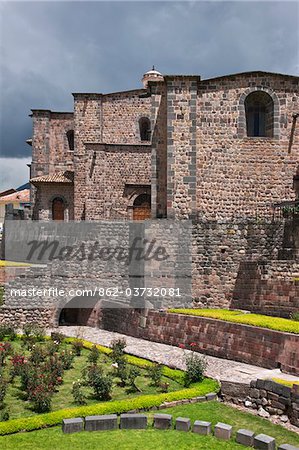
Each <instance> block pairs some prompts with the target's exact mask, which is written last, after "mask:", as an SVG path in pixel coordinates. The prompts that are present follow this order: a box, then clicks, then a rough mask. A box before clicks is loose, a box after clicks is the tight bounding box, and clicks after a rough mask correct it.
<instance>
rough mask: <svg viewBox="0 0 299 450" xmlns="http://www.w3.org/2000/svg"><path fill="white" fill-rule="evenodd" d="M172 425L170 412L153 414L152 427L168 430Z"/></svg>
mask: <svg viewBox="0 0 299 450" xmlns="http://www.w3.org/2000/svg"><path fill="white" fill-rule="evenodd" d="M171 426H172V416H171V415H170V414H154V427H155V428H158V429H159V430H168V429H169V428H171Z"/></svg>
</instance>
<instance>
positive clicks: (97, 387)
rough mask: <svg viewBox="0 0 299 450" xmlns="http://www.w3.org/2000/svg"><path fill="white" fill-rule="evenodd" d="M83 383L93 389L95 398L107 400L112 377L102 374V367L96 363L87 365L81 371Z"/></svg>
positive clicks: (110, 389)
mask: <svg viewBox="0 0 299 450" xmlns="http://www.w3.org/2000/svg"><path fill="white" fill-rule="evenodd" d="M83 376H84V378H85V384H86V385H87V386H90V387H91V388H92V389H93V391H94V396H95V398H96V399H97V400H109V399H110V394H111V391H112V378H111V376H110V375H104V373H103V369H102V368H101V367H99V366H97V365H96V364H93V365H92V366H88V367H87V368H86V369H85V371H84V372H83Z"/></svg>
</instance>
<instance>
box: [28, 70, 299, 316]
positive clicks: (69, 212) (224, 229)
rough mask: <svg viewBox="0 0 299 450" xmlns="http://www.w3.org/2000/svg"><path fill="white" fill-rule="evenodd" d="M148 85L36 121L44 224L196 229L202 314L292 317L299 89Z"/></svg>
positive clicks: (283, 80)
mask: <svg viewBox="0 0 299 450" xmlns="http://www.w3.org/2000/svg"><path fill="white" fill-rule="evenodd" d="M142 82H143V87H142V88H140V89H136V90H132V91H125V92H116V93H110V94H99V93H75V94H73V97H74V110H73V112H69V113H61V112H52V111H50V110H32V119H33V136H32V141H31V140H30V142H29V143H30V144H31V145H32V165H31V184H32V192H31V195H32V203H33V209H32V218H33V219H34V220H42V221H51V220H60V221H62V220H63V221H72V220H75V221H82V220H86V221H94V220H104V221H110V220H112V221H113V220H116V221H123V220H145V219H149V218H151V219H155V220H161V219H179V220H184V219H191V220H192V245H191V248H192V255H191V256H192V298H193V300H194V303H195V304H196V306H199V307H233V308H241V309H248V310H251V311H255V312H260V313H265V314H272V315H280V316H283V317H289V315H290V314H291V313H293V312H296V311H298V310H299V284H298V283H296V282H295V280H296V279H297V278H296V277H298V275H297V274H298V273H299V263H298V256H299V226H297V225H298V223H299V222H298V212H297V213H296V218H295V219H294V220H295V222H293V221H292V220H293V217H291V220H289V219H284V218H283V214H282V212H283V208H282V206H283V205H285V208H286V210H288V208H290V210H291V211H293V212H294V211H295V210H294V205H295V207H296V200H297V199H298V197H299V171H298V163H299V124H298V122H299V78H298V77H295V76H291V75H282V74H277V73H268V72H261V71H254V72H246V73H239V74H233V75H225V76H220V77H217V78H212V79H201V78H200V76H197V75H190V76H189V75H162V74H161V73H159V72H158V71H156V70H154V69H153V70H151V71H149V72H147V73H146V74H145V75H144V76H143V79H142ZM295 209H296V208H295ZM291 215H292V214H291ZM294 224H295V226H294Z"/></svg>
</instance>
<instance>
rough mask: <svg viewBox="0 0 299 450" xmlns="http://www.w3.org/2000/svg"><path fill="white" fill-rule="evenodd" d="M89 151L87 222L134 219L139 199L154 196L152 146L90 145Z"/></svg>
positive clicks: (86, 194)
mask: <svg viewBox="0 0 299 450" xmlns="http://www.w3.org/2000/svg"><path fill="white" fill-rule="evenodd" d="M86 151H87V157H86V164H85V168H84V170H85V171H86V182H85V186H84V188H83V189H84V190H85V198H86V210H85V216H86V219H87V220H105V219H132V208H133V202H134V200H135V198H136V197H137V196H138V195H140V194H143V193H149V194H150V186H151V173H150V167H151V164H150V158H151V153H150V152H151V149H150V146H149V145H148V144H138V145H133V144H131V145H120V144H119V145H114V144H88V145H87V146H86Z"/></svg>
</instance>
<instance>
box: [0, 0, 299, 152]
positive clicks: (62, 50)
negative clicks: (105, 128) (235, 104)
mask: <svg viewBox="0 0 299 450" xmlns="http://www.w3.org/2000/svg"><path fill="white" fill-rule="evenodd" d="M0 13H1V29H2V31H1V72H0V75H1V124H0V132H1V139H0V145H1V148H0V150H1V156H2V157H4V156H7V157H22V156H23V157H25V156H29V157H30V151H31V149H30V147H29V146H27V145H26V144H25V143H24V141H25V140H26V139H27V138H28V137H30V135H31V121H30V118H28V114H29V113H30V108H45V109H52V110H71V109H72V96H71V92H80V91H81V92H88V91H90V92H109V91H118V90H125V89H132V88H135V87H138V86H140V78H141V76H142V74H143V73H144V71H146V70H147V69H148V68H150V67H151V65H152V64H155V65H156V66H157V68H158V69H159V70H160V71H162V72H163V73H192V74H193V73H195V74H200V75H201V76H202V77H204V78H207V77H211V76H215V75H222V74H228V73H233V72H240V71H246V70H254V69H260V70H266V71H274V72H283V73H291V74H297V73H298V31H297V20H298V4H297V3H289V4H287V3H286V2H281V3H280V2H275V3H270V2H266V3H260V2H259V3H257V2H238V3H237V2H232V3H231V2H221V3H217V2H209V3H204V2H191V3H187V2H182V3H175V2H173V3H170V2H166V3H158V2H152V3H145V2H132V3H125V2H122V3H116V2H113V3H104V2H93V3H87V2H84V3H78V2H76V3H70V2H60V3H48V2H39V3H37V2H34V3H28V2H26V3H2V4H1V5H0Z"/></svg>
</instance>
